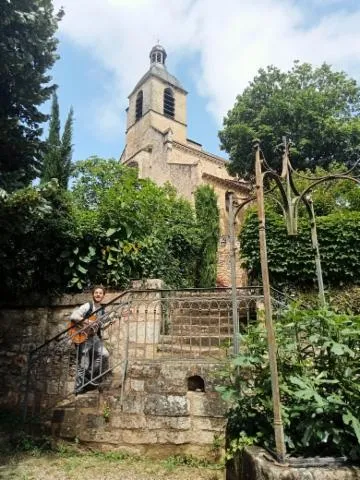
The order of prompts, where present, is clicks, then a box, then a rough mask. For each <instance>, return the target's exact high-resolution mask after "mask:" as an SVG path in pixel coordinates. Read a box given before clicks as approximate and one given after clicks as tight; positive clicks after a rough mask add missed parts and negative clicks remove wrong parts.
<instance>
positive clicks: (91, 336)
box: [69, 286, 109, 394]
mask: <svg viewBox="0 0 360 480" xmlns="http://www.w3.org/2000/svg"><path fill="white" fill-rule="evenodd" d="M104 297H105V288H104V287H101V286H96V287H94V288H93V290H92V298H93V300H92V301H91V302H86V303H84V304H83V305H81V306H80V307H78V308H76V309H75V310H74V311H73V312H72V314H71V315H70V322H71V328H70V329H69V333H70V335H71V339H72V341H73V343H74V344H75V346H76V359H77V361H76V379H75V393H76V394H79V393H83V392H84V388H85V387H87V386H91V387H96V386H98V385H99V380H100V377H101V375H102V372H104V371H105V370H106V368H107V363H108V358H109V352H108V351H107V349H106V348H105V346H104V344H103V341H102V339H101V329H100V328H99V322H97V320H98V318H99V317H101V316H102V315H104V309H103V308H101V302H102V300H103V299H104ZM93 312H95V313H94V314H93ZM94 322H95V323H94ZM92 323H94V326H93V327H92V326H91V325H92Z"/></svg>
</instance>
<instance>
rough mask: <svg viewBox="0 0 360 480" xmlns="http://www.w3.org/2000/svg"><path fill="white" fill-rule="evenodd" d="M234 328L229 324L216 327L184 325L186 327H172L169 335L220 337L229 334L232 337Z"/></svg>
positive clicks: (216, 325)
mask: <svg viewBox="0 0 360 480" xmlns="http://www.w3.org/2000/svg"><path fill="white" fill-rule="evenodd" d="M232 330H233V326H232V325H230V324H229V323H226V324H220V325H219V324H214V325H204V324H195V325H194V324H184V325H177V324H176V325H171V326H170V327H169V330H168V332H167V335H188V336H193V335H201V334H204V335H218V334H219V333H220V334H224V335H226V334H228V335H231V334H232Z"/></svg>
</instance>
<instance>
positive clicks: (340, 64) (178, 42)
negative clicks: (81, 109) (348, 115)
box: [55, 0, 360, 135]
mask: <svg viewBox="0 0 360 480" xmlns="http://www.w3.org/2000/svg"><path fill="white" fill-rule="evenodd" d="M348 2H350V3H352V0H342V1H341V3H340V2H339V7H338V10H336V11H335V12H334V5H335V4H336V3H337V1H336V0H332V2H331V3H332V13H331V14H330V13H328V14H327V15H325V14H324V13H322V16H321V17H319V18H317V19H312V22H311V24H310V26H307V24H306V21H307V19H309V15H310V13H311V12H309V9H311V5H312V4H313V5H315V6H318V5H319V4H324V2H322V1H321V0H308V1H307V2H300V1H295V0H293V1H291V0H251V1H250V0H242V1H239V0H222V1H219V0H182V1H179V0H55V4H56V5H57V6H60V5H63V6H64V8H65V11H66V15H65V18H64V20H63V21H62V22H61V25H60V30H61V32H62V34H63V35H65V36H66V37H68V38H69V39H70V40H71V41H73V42H75V43H76V44H77V45H80V46H82V47H85V48H86V49H87V50H88V51H89V52H91V54H92V55H93V56H94V59H96V61H97V62H98V64H99V65H102V66H103V67H104V68H106V69H108V70H110V71H111V73H112V75H111V81H112V82H113V84H112V85H109V88H110V90H112V91H113V92H116V100H115V101H114V98H111V96H110V95H109V93H106V94H104V93H103V94H104V95H105V98H99V99H98V102H101V101H104V102H105V105H104V106H103V115H101V116H100V117H99V116H98V117H97V118H98V119H99V121H101V125H102V130H103V131H104V130H107V131H108V132H109V133H110V134H111V132H113V131H115V130H114V128H115V129H116V132H117V135H118V134H119V131H118V128H119V120H118V119H119V112H120V111H121V110H122V109H123V108H124V107H126V104H127V95H128V94H129V93H130V91H131V89H132V88H133V86H134V85H135V83H136V82H137V81H138V80H139V78H140V77H141V76H142V75H143V74H144V73H145V71H146V70H147V68H148V52H149V50H150V48H151V47H152V45H154V44H155V43H156V41H157V39H159V40H160V43H162V44H163V45H164V46H165V48H166V50H167V52H168V55H169V57H170V58H171V59H172V60H173V62H175V63H176V62H178V61H180V60H181V59H184V58H186V56H187V55H191V54H194V53H197V54H198V55H199V58H200V62H199V64H198V65H197V67H196V69H197V70H196V75H197V85H198V89H199V93H201V94H202V95H204V96H205V97H206V99H207V102H208V110H209V112H211V114H212V115H214V118H215V119H216V121H217V122H218V123H219V125H220V123H221V121H222V117H223V116H224V114H226V112H227V110H228V109H229V108H231V107H232V105H233V103H234V100H235V96H236V95H237V94H238V93H241V91H242V90H243V89H244V88H245V86H246V85H247V84H248V82H249V81H250V80H251V79H252V78H253V77H254V75H255V74H256V72H257V70H258V69H259V68H260V67H265V66H266V65H269V64H274V65H276V66H279V67H281V68H290V67H291V65H292V62H293V60H294V59H299V60H300V61H309V62H311V63H314V64H320V63H322V62H323V61H327V62H329V63H332V64H333V65H335V66H336V67H337V68H344V69H346V70H347V71H349V72H350V73H351V74H352V75H354V76H358V75H359V73H360V30H359V28H358V25H359V24H360V7H359V8H358V10H357V11H355V12H354V11H353V12H352V13H350V11H346V9H345V7H346V4H347V3H348ZM305 5H306V7H305ZM192 68H194V67H193V66H192ZM178 77H179V79H180V80H181V75H178ZM185 87H186V86H185Z"/></svg>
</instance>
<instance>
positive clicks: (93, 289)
mask: <svg viewBox="0 0 360 480" xmlns="http://www.w3.org/2000/svg"><path fill="white" fill-rule="evenodd" d="M98 288H100V290H102V291H103V292H104V295H105V293H106V289H105V287H103V286H102V285H95V287H93V288H92V290H91V293H92V294H93V295H94V292H95V290H97V289H98Z"/></svg>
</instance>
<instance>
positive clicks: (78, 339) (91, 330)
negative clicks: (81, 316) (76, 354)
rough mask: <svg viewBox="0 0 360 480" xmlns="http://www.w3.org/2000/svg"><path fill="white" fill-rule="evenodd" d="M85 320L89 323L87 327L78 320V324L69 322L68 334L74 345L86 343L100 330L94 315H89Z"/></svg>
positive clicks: (72, 321)
mask: <svg viewBox="0 0 360 480" xmlns="http://www.w3.org/2000/svg"><path fill="white" fill-rule="evenodd" d="M86 320H87V322H89V323H88V324H87V325H84V321H82V320H80V322H75V321H74V320H71V321H70V324H69V329H68V334H69V336H70V338H71V341H72V342H73V343H75V345H80V344H81V343H84V342H86V340H87V339H88V338H89V337H92V336H93V335H95V333H96V332H97V331H98V329H99V328H100V325H98V324H97V321H98V319H97V318H96V315H91V316H90V317H88V318H87V319H86Z"/></svg>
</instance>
